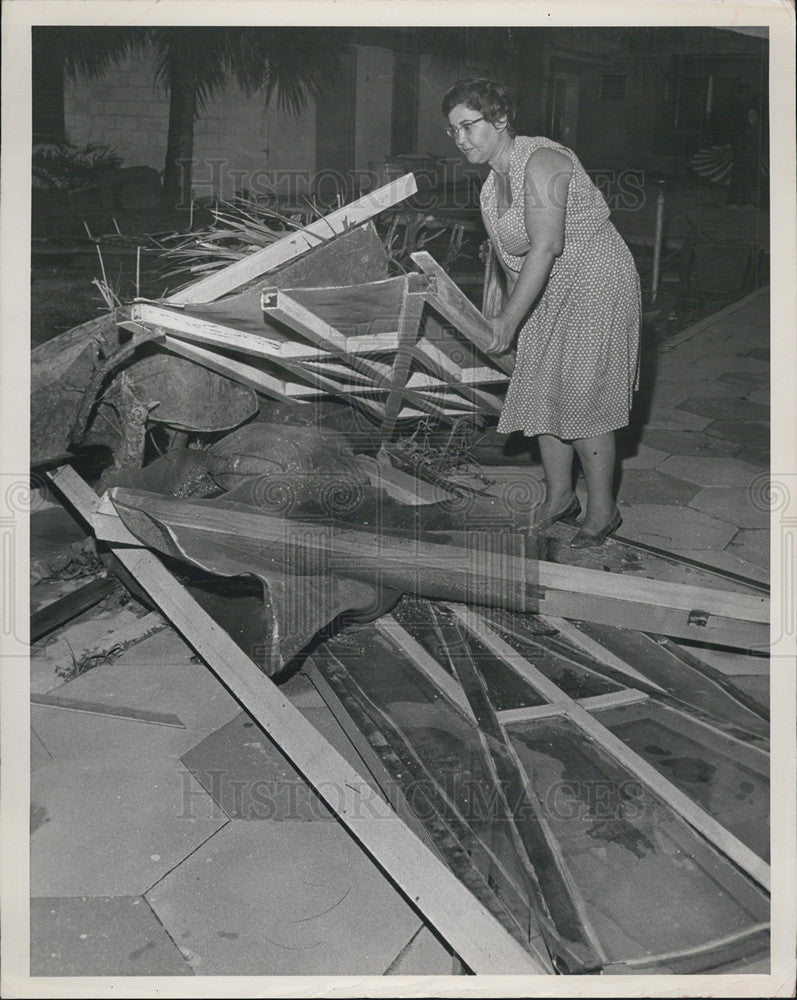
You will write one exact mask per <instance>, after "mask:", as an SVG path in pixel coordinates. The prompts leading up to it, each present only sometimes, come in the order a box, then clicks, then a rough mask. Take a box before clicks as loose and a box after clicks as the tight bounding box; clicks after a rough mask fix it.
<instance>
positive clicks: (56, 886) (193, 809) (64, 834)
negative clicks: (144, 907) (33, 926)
mask: <svg viewBox="0 0 797 1000" xmlns="http://www.w3.org/2000/svg"><path fill="white" fill-rule="evenodd" d="M31 721H32V724H33V726H34V727H35V729H36V732H37V734H38V735H39V736H40V738H41V739H42V741H43V742H44V743H45V745H46V746H47V749H48V750H49V751H50V753H51V754H52V756H53V759H52V760H51V761H49V762H47V763H46V764H44V765H43V766H42V767H39V768H37V769H36V770H35V771H34V772H33V774H32V775H31V804H32V807H35V810H36V815H37V817H38V820H37V824H36V829H35V831H32V832H31V839H30V879H31V891H32V893H33V894H34V895H37V896H81V895H87V896H137V895H141V894H142V893H143V892H144V891H145V890H146V889H148V888H150V887H151V886H152V885H154V884H155V882H157V881H158V880H159V879H160V878H162V877H163V876H164V875H165V874H166V872H168V871H170V870H171V869H172V868H174V866H175V865H178V864H179V863H180V862H181V861H182V860H183V859H184V858H186V857H187V856H188V855H189V854H191V853H192V851H194V850H195V849H196V848H197V847H198V846H199V845H200V844H201V843H203V841H205V840H207V838H208V837H209V836H211V835H212V834H213V833H214V832H215V831H216V830H218V829H219V828H220V827H221V826H223V825H224V823H226V822H228V820H227V817H226V816H224V815H223V814H222V813H221V810H220V809H219V808H218V806H217V805H216V804H215V803H214V802H213V800H212V799H211V798H210V796H209V795H208V794H207V793H206V792H205V790H204V789H203V788H202V787H201V786H200V785H199V784H198V783H197V782H196V781H195V779H194V778H193V777H192V776H191V775H190V774H189V773H188V772H187V771H186V770H185V768H184V767H183V766H182V764H181V763H180V761H179V755H180V753H183V752H185V750H186V749H187V746H186V740H188V741H189V742H190V741H191V740H193V739H195V738H196V737H194V736H192V735H191V733H190V732H188V731H186V730H181V729H172V728H168V727H166V726H152V725H146V724H144V723H141V722H132V721H129V720H124V719H118V718H116V719H114V718H106V717H102V716H94V715H87V714H85V713H78V712H71V711H63V710H59V709H55V708H40V707H36V706H32V707H31Z"/></svg>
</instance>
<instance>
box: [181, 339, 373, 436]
mask: <svg viewBox="0 0 797 1000" xmlns="http://www.w3.org/2000/svg"><path fill="white" fill-rule="evenodd" d="M163 346H164V347H167V348H168V349H169V350H171V351H173V352H174V353H175V354H179V355H181V356H182V357H186V358H190V359H191V360H193V361H197V362H198V363H199V364H201V365H203V366H204V367H206V368H210V369H211V370H212V371H215V372H218V373H219V374H221V375H226V376H228V377H229V378H233V379H235V380H236V381H237V382H240V383H241V384H242V385H247V386H249V387H250V388H252V389H254V390H255V391H257V392H261V393H263V395H265V396H269V397H271V398H272V399H286V398H293V397H296V396H301V395H307V394H309V395H318V394H319V393H321V394H323V395H329V396H343V397H344V398H346V399H349V401H350V402H352V403H354V404H356V405H357V406H359V407H360V408H361V409H363V410H366V411H367V412H368V413H370V414H371V416H373V417H374V418H375V419H376V420H381V419H382V414H383V412H384V408H383V406H382V405H381V404H378V403H374V402H372V401H371V400H369V399H363V398H361V397H360V396H359V395H358V393H356V392H351V391H350V390H349V387H348V386H346V385H344V384H343V383H341V382H338V381H336V380H335V379H331V378H328V377H327V376H325V375H322V374H321V373H320V372H317V371H315V370H314V369H312V368H308V367H306V366H305V365H301V364H296V363H294V362H289V361H285V360H284V359H281V358H280V359H279V360H277V359H272V360H274V361H275V363H276V364H278V365H279V367H280V368H282V369H283V370H285V371H286V372H289V373H291V374H293V375H296V376H297V377H298V378H300V379H304V380H305V381H306V382H308V383H310V384H309V386H307V387H306V389H305V387H303V386H301V385H297V383H288V382H286V381H284V380H282V379H277V378H275V377H274V376H273V375H269V374H267V373H266V372H262V371H260V369H258V368H254V367H253V366H252V365H247V364H245V363H244V362H241V361H236V360H234V359H232V358H227V357H225V356H224V355H220V354H215V353H214V352H213V351H208V350H205V349H204V348H201V347H197V346H195V345H192V344H187V343H185V342H184V341H181V340H179V338H175V337H169V336H166V337H164V340H163ZM297 389H298V390H299V391H296V390H297Z"/></svg>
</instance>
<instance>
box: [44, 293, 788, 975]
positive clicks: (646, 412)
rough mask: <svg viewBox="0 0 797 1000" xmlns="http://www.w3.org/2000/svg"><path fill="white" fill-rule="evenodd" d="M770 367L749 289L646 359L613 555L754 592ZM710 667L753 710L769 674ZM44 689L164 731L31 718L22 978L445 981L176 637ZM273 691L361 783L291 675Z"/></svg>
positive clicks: (763, 567) (274, 752) (438, 961)
mask: <svg viewBox="0 0 797 1000" xmlns="http://www.w3.org/2000/svg"><path fill="white" fill-rule="evenodd" d="M769 347H770V345H769V298H768V289H763V290H761V291H759V292H757V293H755V294H753V295H751V296H748V297H747V298H746V299H743V300H741V301H740V302H738V303H735V304H734V305H733V306H732V307H729V308H728V309H726V310H723V312H721V313H719V314H717V315H715V316H714V317H711V318H709V320H707V321H704V322H703V323H701V324H698V325H697V326H696V327H694V328H692V329H691V330H687V331H682V332H681V333H679V334H678V335H676V336H673V337H671V338H670V339H669V340H667V341H665V342H664V343H663V344H660V345H651V347H650V348H649V349H646V351H645V354H644V357H643V372H642V386H641V390H640V393H639V397H638V403H637V406H636V408H635V411H634V414H633V420H632V423H631V426H630V427H629V428H628V430H627V431H626V432H624V433H623V434H622V435H621V438H620V458H621V469H622V478H621V481H620V484H619V502H620V509H621V512H622V514H623V518H624V524H623V528H622V533H623V534H624V535H626V536H628V537H630V538H633V539H636V540H639V541H643V542H646V543H649V544H652V545H655V546H658V547H660V548H666V549H670V550H672V551H675V552H678V553H683V554H685V555H687V556H689V557H691V558H695V559H698V560H700V561H701V562H704V563H708V564H713V565H716V566H719V567H720V568H722V569H730V570H732V571H734V572H736V573H741V574H743V575H745V576H749V577H752V578H754V579H757V580H766V579H767V578H768V565H769V531H768V518H769V515H768V503H767V490H766V477H767V472H768V468H769V427H770V420H769ZM532 472H533V473H534V474H538V472H539V470H536V472H535V470H532ZM705 655H706V658H707V659H708V660H709V661H710V662H711V663H712V664H713V665H714V666H718V667H720V668H721V669H724V670H726V671H727V672H728V673H729V674H731V675H733V676H734V679H735V680H736V681H737V682H739V683H742V684H744V683H747V684H748V685H749V687H750V690H755V691H756V692H757V693H758V694H759V695H761V694H762V692H765V691H766V685H767V681H768V675H767V663H766V661H765V660H762V659H760V658H759V659H754V658H751V657H739V656H734V655H733V654H721V653H717V652H713V653H711V654H708V653H707V654H705ZM48 689H49V690H51V691H55V690H57V693H58V694H59V695H62V696H64V697H68V698H73V699H82V700H85V701H89V702H92V703H94V704H95V706H97V705H99V706H100V709H101V708H102V706H105V707H106V708H107V709H108V712H109V713H111V712H113V711H114V710H115V709H117V708H119V707H120V706H122V707H124V708H126V709H139V710H141V712H142V713H144V715H146V713H147V712H152V711H157V712H158V713H162V714H163V713H171V714H172V715H173V716H176V722H175V721H172V722H171V723H167V724H162V725H153V724H148V723H147V722H145V721H142V720H141V719H140V718H135V717H127V718H122V717H119V716H114V715H113V714H102V713H101V712H99V713H94V714H85V713H80V712H76V711H68V710H59V709H57V708H53V707H49V706H43V705H33V706H32V710H31V727H32V733H31V768H32V781H31V798H32V801H31V836H30V852H31V854H30V861H31V897H32V899H31V974H32V975H34V976H52V975H58V976H66V975H87V976H130V975H150V976H151V975H159V976H160V975H164V976H166V975H169V976H171V975H184V976H191V975H244V974H246V975H261V976H269V975H285V974H294V975H302V974H307V975H345V976H352V975H383V974H395V975H432V974H438V975H449V974H451V972H452V956H451V953H450V950H449V949H448V947H447V946H446V945H445V944H444V943H443V942H442V941H441V940H440V939H439V938H438V937H437V936H436V934H435V933H434V932H433V931H432V930H430V928H429V927H428V926H427V925H426V924H425V923H424V921H423V919H422V918H421V917H420V916H419V914H418V913H417V912H416V911H415V910H414V909H413V908H412V907H411V906H410V905H409V903H408V902H406V901H405V899H404V898H403V897H402V895H401V894H400V892H398V891H397V889H396V888H395V887H394V885H393V884H392V883H391V882H390V881H389V880H388V879H387V878H386V877H385V876H384V875H383V873H382V872H381V871H380V870H379V869H378V868H377V867H376V866H375V865H374V864H373V862H371V861H370V860H369V858H368V857H367V856H366V855H365V854H364V853H363V852H362V851H361V850H360V849H359V847H358V846H357V845H356V844H355V842H354V841H353V840H352V838H351V837H350V836H349V835H348V833H347V832H346V831H345V829H344V828H342V827H341V826H340V825H339V824H338V822H337V821H336V820H335V818H334V817H333V816H332V815H331V814H330V813H329V811H328V810H327V809H326V807H325V806H324V805H323V804H322V803H321V802H320V800H319V799H318V798H317V797H316V796H315V794H314V793H313V791H312V790H311V789H310V788H309V787H308V786H307V785H306V784H305V782H304V781H303V779H302V778H301V776H300V775H298V774H297V772H296V771H295V769H294V768H293V767H292V765H291V763H290V762H289V761H288V760H287V759H286V758H285V757H284V756H283V755H282V754H281V753H280V751H279V750H278V749H277V748H276V747H275V746H274V745H273V744H272V743H271V742H270V741H269V740H268V738H267V737H266V736H264V734H263V733H262V732H261V731H260V730H259V729H258V727H257V726H256V725H255V724H254V723H253V722H252V720H251V719H250V718H249V717H248V716H247V714H246V713H245V712H242V710H241V706H240V705H239V704H238V702H237V701H236V700H235V699H234V698H233V697H232V696H231V695H230V694H229V693H228V692H227V691H226V689H225V688H224V687H223V685H221V683H220V682H219V681H217V680H216V679H215V677H214V676H213V675H212V674H211V673H210V672H209V671H208V669H207V668H206V667H205V666H204V665H203V664H202V663H201V662H198V661H197V659H196V658H195V657H193V656H192V652H191V650H190V649H189V648H188V646H186V645H185V643H184V642H183V641H182V640H181V639H180V638H179V636H178V635H177V634H176V633H175V632H173V631H171V630H170V629H165V630H161V631H160V632H158V633H157V634H154V635H151V636H149V637H148V638H146V639H144V640H143V641H141V642H139V643H138V644H137V645H134V646H133V647H132V648H130V649H128V651H127V652H125V653H124V654H123V655H122V656H121V657H120V658H118V659H116V660H114V661H113V662H112V663H106V664H104V665H101V666H98V667H95V668H94V669H92V670H90V671H89V672H88V673H86V674H83V675H81V676H79V677H77V678H75V679H73V680H70V681H68V682H66V683H64V682H63V681H61V680H60V679H59V678H58V677H56V676H55V675H53V676H52V678H51V679H50V684H49V688H48V684H46V683H45V684H44V685H42V684H41V683H39V685H38V687H37V691H42V690H48ZM283 690H284V691H285V692H286V693H287V694H288V695H289V697H291V698H292V700H293V701H294V703H295V704H296V705H297V707H298V708H299V709H300V710H301V711H302V712H303V713H304V714H305V715H306V716H307V717H308V718H309V719H310V720H311V721H313V722H314V724H316V725H317V726H318V727H319V728H321V729H322V731H323V732H324V734H325V735H326V736H327V738H328V739H329V740H330V742H331V743H332V744H333V745H334V746H336V747H337V748H338V749H339V750H340V752H341V753H343V754H344V755H346V756H347V757H348V758H349V759H350V760H352V762H353V763H354V762H356V756H355V755H354V753H353V751H352V749H351V746H350V744H349V742H348V739H347V737H346V736H345V734H344V733H343V731H342V730H341V729H340V728H339V727H338V726H337V723H336V722H335V721H334V719H333V718H332V717H331V715H330V713H329V712H328V711H327V710H326V708H325V706H324V704H323V702H322V701H321V699H320V697H319V696H318V694H317V693H316V692H315V689H314V688H313V687H312V685H311V684H310V682H309V681H308V680H307V679H306V678H305V677H304V676H303V675H302V674H301V673H300V674H297V675H295V676H294V678H292V679H291V681H290V682H288V683H287V684H286V685H285V686H284V688H283ZM263 788H268V789H270V794H269V795H268V796H263V795H262V794H259V792H262V789H263ZM745 971H755V970H753V969H745Z"/></svg>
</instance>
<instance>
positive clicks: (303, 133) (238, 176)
mask: <svg viewBox="0 0 797 1000" xmlns="http://www.w3.org/2000/svg"><path fill="white" fill-rule="evenodd" d="M154 79H155V69H154V61H153V60H152V59H142V58H141V57H138V58H136V59H135V60H133V59H130V60H127V61H126V62H123V63H120V64H119V65H118V66H115V67H113V68H111V69H110V70H108V72H107V73H106V74H105V75H104V76H103V77H101V78H99V79H97V80H94V81H91V82H83V81H71V82H68V83H67V85H66V92H65V99H64V104H65V118H66V131H67V137H68V139H69V141H70V142H72V143H74V144H75V145H78V146H83V145H86V144H87V143H97V144H102V145H109V146H111V147H112V148H113V149H114V150H115V151H116V152H117V153H118V154H119V156H121V157H122V159H123V161H124V166H138V165H145V166H150V167H154V168H155V169H156V170H158V171H161V170H162V169H163V163H164V157H165V155H166V136H167V131H168V121H169V102H168V99H167V97H166V95H165V94H164V93H163V91H162V90H160V88H158V87H156V86H155V84H154V82H153V81H154ZM314 158H315V106H314V103H313V102H312V101H311V102H310V103H309V106H308V110H307V111H306V112H305V113H304V114H303V115H302V116H301V117H298V118H297V117H293V116H292V115H289V114H286V113H283V112H281V111H279V110H278V108H277V107H275V106H270V107H269V108H267V109H265V108H264V107H263V100H262V98H260V97H257V96H255V97H251V98H248V97H247V96H246V95H245V94H244V93H243V91H242V90H241V89H240V88H239V87H238V86H237V84H235V83H232V82H231V83H228V84H227V85H226V86H224V87H222V88H220V89H219V90H218V91H217V92H216V94H215V95H214V96H213V98H212V99H211V100H209V101H208V103H207V106H206V108H205V110H204V112H203V113H202V115H201V116H200V118H199V119H198V121H197V122H196V124H195V126H194V176H193V185H194V194H195V196H196V197H197V198H203V197H210V196H216V197H223V198H228V197H230V196H231V195H232V194H233V193H234V192H235V191H236V190H241V189H244V188H245V189H247V190H248V191H249V192H250V193H252V194H263V193H265V192H266V191H267V190H268V189H269V188H273V186H274V183H275V181H276V183H277V185H278V189H279V191H280V193H283V194H284V195H285V196H286V197H289V196H291V195H301V194H303V193H305V192H307V191H308V190H309V188H310V180H311V177H312V172H313V169H314V167H315V160H314ZM269 172H272V173H275V174H276V177H268V176H267V174H268V173H269Z"/></svg>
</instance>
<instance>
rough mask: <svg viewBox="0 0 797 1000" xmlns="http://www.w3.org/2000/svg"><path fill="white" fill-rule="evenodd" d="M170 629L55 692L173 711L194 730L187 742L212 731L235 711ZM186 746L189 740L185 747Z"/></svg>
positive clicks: (214, 679)
mask: <svg viewBox="0 0 797 1000" xmlns="http://www.w3.org/2000/svg"><path fill="white" fill-rule="evenodd" d="M194 660H195V657H194V654H193V650H192V649H191V648H190V646H188V645H187V644H186V643H185V642H183V640H182V639H181V638H180V636H179V635H178V634H177V633H176V632H174V631H173V630H172V629H164V630H163V631H161V632H158V633H156V634H155V635H152V636H150V637H149V638H147V639H144V640H143V641H142V642H139V643H136V645H134V646H132V647H130V648H129V649H128V650H126V651H125V652H124V653H122V655H121V656H119V657H118V658H117V659H114V660H113V662H112V663H105V664H101V665H100V666H97V667H94V668H92V669H91V670H89V671H87V672H86V673H85V674H81V676H79V677H76V678H75V679H74V680H72V681H69V682H68V683H66V684H62V685H61V686H60V687H59V688H58V690H57V691H56V694H58V695H60V696H62V697H67V698H74V699H77V700H83V701H89V702H93V703H95V704H98V705H107V706H108V708H109V709H111V710H112V709H114V708H116V707H123V708H130V709H135V710H140V711H143V712H146V711H147V710H150V709H151V710H155V711H157V712H161V713H169V714H173V715H176V716H177V717H178V718H179V719H180V721H181V722H182V723H183V725H184V726H186V728H187V729H190V730H193V731H195V732H196V734H197V735H196V736H195V737H194V738H193V743H197V742H198V741H199V740H200V739H202V738H203V737H204V736H205V735H207V734H208V733H212V732H214V731H215V730H216V729H218V728H219V727H220V726H221V725H223V724H224V723H225V722H227V721H228V720H229V719H232V718H234V717H235V716H236V715H237V714H238V713H239V712H240V710H241V708H240V705H239V704H238V702H237V701H236V700H235V698H233V696H232V695H231V694H230V693H229V691H228V690H227V688H225V687H224V685H223V684H222V683H221V681H220V680H219V679H218V678H217V677H216V676H215V674H213V673H212V672H211V671H210V670H209V669H208V668H207V667H206V666H205V664H204V663H197V662H194ZM191 744H192V740H191V739H190V738H189V740H188V745H189V746H190V745H191Z"/></svg>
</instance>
